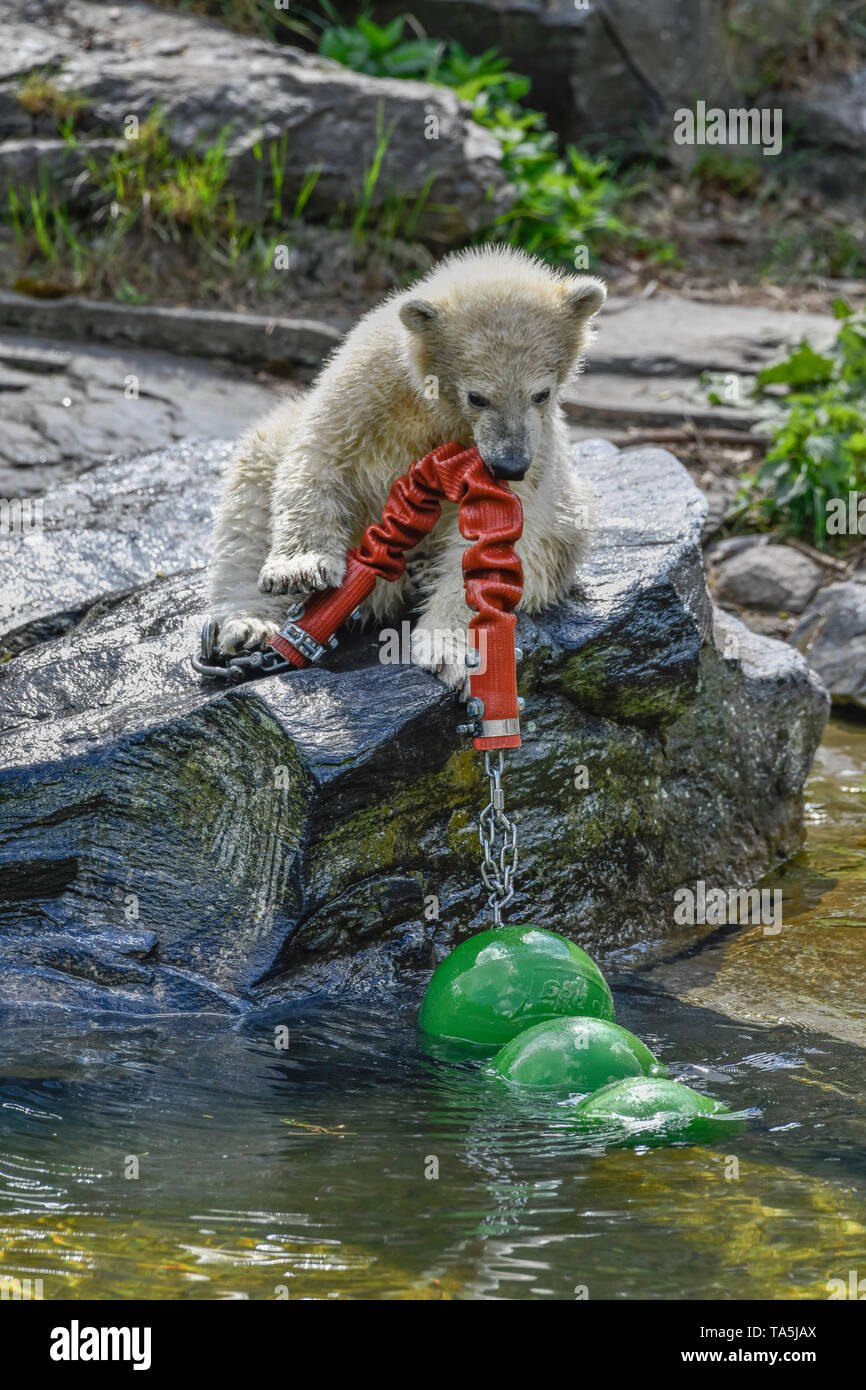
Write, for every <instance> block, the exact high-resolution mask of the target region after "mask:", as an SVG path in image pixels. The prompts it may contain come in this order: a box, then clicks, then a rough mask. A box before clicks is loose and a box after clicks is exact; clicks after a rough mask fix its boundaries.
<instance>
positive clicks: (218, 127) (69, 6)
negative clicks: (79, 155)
mask: <svg viewBox="0 0 866 1390" xmlns="http://www.w3.org/2000/svg"><path fill="white" fill-rule="evenodd" d="M8 8H9V10H10V17H9V22H8V23H7V25H6V30H5V38H6V43H7V44H8V45H10V46H11V47H12V48H13V49H14V48H15V47H16V46H21V45H23V47H24V50H25V51H26V52H27V53H29V54H30V55H31V56H30V64H31V67H30V70H32V69H33V68H36V67H39V68H41V67H42V66H43V64H44V60H43V59H40V58H38V57H37V56H36V55H37V52H38V45H37V44H34V42H33V40H34V29H36V30H37V31H38V33H39V34H43V33H44V32H45V30H46V29H48V30H49V31H50V32H51V34H52V48H53V49H54V50H55V51H56V49H57V46H58V44H60V45H62V47H63V66H62V70H61V71H60V72H59V74H58V75H57V77H56V83H57V85H58V86H59V87H60V88H62V89H64V90H66V89H68V90H74V91H77V92H79V93H81V94H82V95H83V96H84V97H85V98H86V99H87V101H88V107H87V112H86V115H83V116H82V118H81V121H80V123H79V124H80V126H81V129H82V133H83V135H84V136H86V137H89V138H92V137H96V138H100V139H106V138H107V139H118V138H120V137H121V136H123V135H124V134H125V126H124V122H125V121H126V119H127V118H128V117H129V116H130V115H136V116H137V117H138V118H139V120H144V119H145V117H146V116H147V115H148V114H149V113H150V112H151V111H152V110H153V108H154V107H155V106H156V105H157V104H158V105H159V106H160V108H161V110H162V111H163V113H164V118H165V122H166V126H167V129H168V130H169V132H170V136H171V141H172V144H173V145H174V146H175V148H177V149H179V150H181V151H184V152H189V151H193V150H196V149H200V148H202V147H203V146H206V145H209V144H211V145H212V144H213V143H214V141H215V140H216V139H217V137H218V136H220V135H221V134H222V133H224V132H226V152H227V154H228V156H229V159H230V160H231V161H232V167H231V171H230V181H229V190H230V191H231V192H232V193H233V194H234V195H235V196H236V198H237V204H238V209H239V211H240V212H241V213H242V214H243V215H244V216H248V217H250V216H255V215H257V214H260V213H261V212H262V210H263V209H264V207H265V205H266V204H268V205H269V203H270V198H271V194H272V188H271V172H270V160H269V158H268V156H267V150H265V155H264V157H262V144H263V143H264V145H265V146H267V145H269V144H270V142H272V141H276V142H280V141H283V142H284V144H283V148H282V150H281V153H280V160H281V164H282V171H283V187H282V198H283V204H284V206H285V208H286V214H287V216H290V215H291V210H292V208H293V206H294V204H295V201H296V199H297V196H298V194H299V193H300V191H301V189H302V187H303V184H304V180H305V178H306V176H307V175H308V174H309V171H310V170H311V169H313V168H317V167H318V168H319V169H320V170H321V172H320V176H319V178H318V181H317V183H316V186H315V189H314V190H313V193H312V196H311V197H310V198H309V201H308V203H307V205H306V214H305V215H308V216H310V217H313V218H315V217H317V216H318V217H331V216H332V215H333V214H334V213H335V212H337V211H338V210H339V209H340V208H341V207H343V206H344V205H346V204H349V205H350V206H351V205H353V204H356V203H358V202H359V201H360V198H361V188H362V181H363V179H364V176H365V174H366V172H367V170H368V169H369V168H370V167H371V165H372V163H373V161H374V158H375V156H376V150H377V145H379V144H381V142H382V140H383V138H385V135H386V133H387V148H386V150H385V154H384V158H383V161H382V168H381V173H380V176H379V178H378V179H377V181H376V182H375V186H373V187H372V190H371V195H370V205H371V209H372V211H373V213H375V212H376V211H377V210H379V209H381V208H382V207H383V206H385V204H386V203H387V202H388V200H389V199H390V198H392V197H393V195H394V194H395V192H399V195H400V197H401V198H403V199H405V200H406V202H407V203H408V204H409V205H410V206H411V205H412V204H413V203H414V202H415V200H416V199H418V198H419V197H422V195H424V194H425V190H426V197H425V201H424V208H423V210H422V211H421V214H420V217H419V220H418V231H419V233H420V234H421V235H422V236H429V237H431V238H433V239H435V240H440V241H441V240H446V241H447V240H454V239H457V238H460V237H464V236H466V235H468V234H469V233H471V232H473V231H475V230H476V229H477V228H479V227H480V226H483V225H489V224H490V223H491V222H492V221H493V220H494V219H495V218H496V217H497V216H498V215H499V214H500V213H502V212H504V211H506V210H507V209H508V207H509V206H510V204H511V202H512V200H513V190H512V189H511V188H510V186H509V185H508V184H507V183H506V180H505V177H504V175H503V173H502V169H501V157H502V151H501V147H500V145H499V142H498V140H496V139H495V137H494V136H493V135H492V134H491V133H490V132H489V131H487V130H485V129H484V128H482V127H481V126H479V125H478V124H477V122H475V121H473V120H472V118H471V116H470V114H469V109H468V107H467V106H466V105H465V103H461V102H459V101H458V99H457V98H456V96H455V95H454V93H453V92H451V91H450V90H448V89H446V88H442V87H434V86H431V85H430V84H425V83H421V82H403V81H396V80H390V79H389V80H385V79H380V78H373V77H367V76H365V75H363V74H359V73H355V72H352V71H350V70H349V69H348V68H345V67H343V66H341V65H340V64H338V63H333V62H331V61H329V60H327V59H324V58H320V57H318V56H316V55H311V54H308V53H302V52H300V50H298V49H295V48H291V47H288V46H281V45H278V44H273V43H269V42H267V41H265V40H262V39H258V38H253V37H249V36H247V35H243V34H237V33H233V32H232V31H230V30H229V29H227V28H225V27H224V26H222V25H220V24H217V23H212V22H211V21H208V20H204V19H201V18H199V17H197V16H195V15H190V14H177V13H173V14H171V15H167V14H166V12H165V11H164V10H159V9H154V8H152V7H151V6H148V5H144V4H138V3H134V2H133V3H127V4H124V5H122V6H119V7H118V12H117V14H116V15H112V14H109V12H108V10H107V8H106V6H105V5H101V4H96V3H92V0H75V3H67V2H66V0H39V3H33V0H16V3H14V4H12V5H11V6H9V7H8ZM23 75H24V74H23V73H22V72H21V70H20V68H19V69H18V70H17V71H16V72H15V73H14V75H13V76H10V77H7V78H6V79H5V80H3V79H0V126H2V127H3V128H4V129H5V131H6V134H7V135H8V136H9V137H11V138H13V139H18V140H26V139H27V138H28V137H36V138H52V137H54V136H56V129H53V128H52V123H51V121H50V118H48V117H44V118H39V117H36V118H34V117H31V116H30V115H29V114H28V112H27V111H25V109H24V107H23V106H22V105H21V103H20V102H19V101H18V100H17V97H16V95H15V93H16V91H17V89H18V87H19V86H20V81H21V78H22V76H23ZM430 117H435V118H436V120H437V122H438V127H437V138H436V139H430V138H428V135H427V132H428V128H429V126H428V118H430ZM15 158H16V161H17V160H18V159H19V158H20V155H18V154H16V156H15ZM0 163H2V160H0Z"/></svg>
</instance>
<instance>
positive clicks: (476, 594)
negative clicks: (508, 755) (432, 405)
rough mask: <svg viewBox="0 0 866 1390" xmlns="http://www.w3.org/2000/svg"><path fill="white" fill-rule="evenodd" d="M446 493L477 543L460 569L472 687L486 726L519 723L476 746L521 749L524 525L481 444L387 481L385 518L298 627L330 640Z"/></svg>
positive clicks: (441, 451) (396, 568)
mask: <svg viewBox="0 0 866 1390" xmlns="http://www.w3.org/2000/svg"><path fill="white" fill-rule="evenodd" d="M443 497H444V498H446V499H447V500H448V501H450V502H455V503H457V505H458V507H459V514H458V524H459V527H460V533H461V535H463V536H465V537H466V539H467V540H469V541H472V542H473V543H472V544H471V545H470V546H469V547H468V548H467V550H466V551H465V553H464V555H463V577H464V585H465V590H466V602H467V604H468V605H469V607H470V608H473V609H474V610H475V616H474V617H473V618H472V619H471V621H470V623H469V646H470V649H474V650H476V651H478V652H479V653H480V656H481V667H480V668H479V669H478V670H472V671H470V676H469V685H470V690H471V692H472V695H473V697H474V698H476V699H478V700H480V701H481V702H482V704H483V707H484V713H483V716H482V719H483V722H484V723H485V724H487V723H488V722H490V721H501V720H510V721H515V724H514V730H515V731H514V732H508V733H495V732H490V733H487V734H485V733H482V734H480V735H479V736H478V737H477V738H475V740H474V744H475V747H476V748H482V749H487V748H517V747H519V746H520V734H519V732H517V731H516V727H517V726H516V721H517V720H518V718H519V712H518V706H517V676H516V671H515V665H514V629H515V626H516V623H517V619H516V617H515V615H514V609H515V608H516V607H517V604H518V603H519V601H520V596H521V594H522V592H523V570H522V567H521V564H520V560H519V559H518V557H517V555H516V554H515V551H514V542H515V541H516V540H518V539H519V537H520V535H521V533H522V530H523V509H522V507H521V505H520V499H519V498H518V497H516V496H515V495H514V493H513V492H512V491H511V490H510V488H509V487H508V484H507V483H505V482H500V481H498V480H497V479H496V478H494V477H493V475H492V474H491V472H490V471H489V469H488V468H487V467H486V465H485V464H484V462H483V460H482V458H481V455H480V454H479V453H478V450H477V449H463V448H462V446H461V445H459V444H455V443H451V444H444V445H442V446H441V448H438V449H434V450H433V451H432V452H431V453H429V454H426V455H425V457H424V458H422V459H418V460H417V462H415V463H413V464H412V466H411V468H410V469H409V471H408V472H407V473H406V474H404V476H403V477H402V478H398V479H397V481H396V482H395V483H394V485H393V487H392V488H391V491H390V492H389V494H388V500H387V501H386V503H385V507H384V510H383V513H382V519H381V521H375V522H373V523H372V525H370V526H368V527H367V529H366V531H365V532H364V534H363V536H362V538H361V543H360V545H359V546H358V547H357V548H356V549H353V550H350V551H349V552H348V555H347V557H346V577H345V579H344V581H343V583H342V584H341V585H340V587H339V588H334V589H325V590H323V591H322V593H319V594H316V595H315V597H314V598H313V599H312V600H311V601H310V603H309V604H308V605H307V607H306V608H305V610H304V612H303V615H302V616H301V617H299V618H298V619H297V626H298V627H299V628H302V629H303V631H304V632H306V633H308V634H309V635H310V636H311V637H313V638H314V639H315V640H316V641H317V642H318V643H319V644H320V645H321V646H323V647H324V646H326V645H327V642H328V639H329V638H330V637H332V636H333V634H334V633H335V632H336V631H337V628H338V627H340V626H341V625H342V624H343V623H344V622H345V621H346V619H347V618H348V617H349V616H350V614H351V613H353V612H354V610H355V609H356V608H357V606H358V604H359V603H361V602H362V601H363V600H364V599H365V598H367V597H368V595H369V594H370V593H371V592H372V589H373V587H374V585H375V583H376V579H377V578H381V579H387V580H390V581H393V580H395V579H399V578H400V576H401V575H402V574H403V572H404V571H405V568H406V552H407V551H409V550H412V549H413V548H414V547H415V546H416V545H418V543H419V542H420V541H421V540H423V538H424V536H426V535H427V534H428V533H429V532H430V531H432V530H433V527H434V526H435V525H436V522H437V521H438V520H439V517H440V515H441V511H442V498H443ZM270 645H271V646H272V647H273V648H275V650H276V651H278V652H280V653H281V655H282V656H284V657H286V658H287V659H288V660H289V661H291V662H292V663H293V665H295V666H307V665H309V661H308V659H307V658H306V657H305V656H304V655H303V654H302V653H301V652H299V651H298V650H297V648H296V647H294V646H293V645H292V642H291V639H290V638H289V637H286V636H285V635H283V634H277V635H276V636H275V637H272V638H271V642H270Z"/></svg>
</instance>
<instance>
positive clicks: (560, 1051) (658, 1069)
mask: <svg viewBox="0 0 866 1390" xmlns="http://www.w3.org/2000/svg"><path fill="white" fill-rule="evenodd" d="M490 1068H491V1070H492V1071H494V1072H496V1073H497V1074H498V1075H499V1076H502V1077H504V1078H505V1080H506V1081H513V1082H516V1083H518V1084H519V1085H521V1086H565V1087H568V1089H569V1090H570V1091H597V1090H598V1088H599V1087H600V1086H606V1085H607V1084H608V1082H610V1081H619V1080H621V1079H622V1078H623V1077H626V1076H667V1067H663V1066H662V1065H661V1063H659V1062H657V1061H656V1059H655V1057H654V1056H653V1055H652V1053H651V1052H650V1050H649V1048H648V1047H645V1046H644V1044H643V1043H642V1042H641V1040H640V1038H636V1037H635V1035H634V1033H630V1032H629V1031H628V1029H627V1028H620V1026H619V1024H618V1023H611V1022H609V1021H608V1020H607V1019H603V1018H555V1019H550V1020H549V1021H548V1022H547V1023H536V1025H535V1027H534V1028H528V1029H527V1030H526V1032H525V1033H520V1034H518V1036H517V1037H516V1038H512V1039H511V1042H508V1043H506V1044H505V1046H504V1047H503V1048H502V1050H501V1051H500V1052H497V1054H496V1056H495V1057H494V1058H493V1060H492V1061H491V1063H490Z"/></svg>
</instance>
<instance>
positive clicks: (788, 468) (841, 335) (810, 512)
mask: <svg viewBox="0 0 866 1390" xmlns="http://www.w3.org/2000/svg"><path fill="white" fill-rule="evenodd" d="M834 312H835V314H836V317H837V318H838V319H839V320H840V328H839V331H838V334H837V337H836V342H835V343H834V345H833V348H832V350H831V352H830V354H829V355H825V354H823V353H819V352H816V351H815V350H814V348H812V347H811V346H810V344H809V343H807V342H802V343H801V344H800V346H799V347H798V348H796V349H795V350H794V351H793V352H792V353H790V354H789V356H788V357H787V358H785V360H784V361H782V362H779V363H777V364H776V365H775V366H773V367H769V368H766V369H765V370H764V371H762V372H759V373H758V376H757V379H756V385H755V391H756V393H758V394H761V393H766V392H767V391H768V390H770V389H775V390H778V389H779V388H780V387H781V388H783V389H786V391H787V394H786V395H785V396H784V398H783V400H782V403H781V404H782V409H781V417H780V419H779V420H778V422H777V423H776V424H775V425H774V426H773V427H772V435H771V446H770V449H769V451H768V453H767V455H766V458H765V459H764V462H763V465H762V466H761V468H760V469H759V470H758V471H757V472H755V473H750V474H745V475H744V477H743V480H742V482H743V487H742V491H741V494H740V503H741V506H742V508H743V509H744V510H745V509H750V510H751V511H752V512H753V513H754V514H756V515H757V517H758V518H759V519H761V520H762V521H764V522H765V523H767V524H770V525H775V526H781V527H783V528H784V529H786V530H788V531H790V532H792V533H793V534H795V535H800V536H806V535H808V536H810V537H811V539H812V540H813V541H814V543H815V545H817V546H820V547H822V548H827V546H828V545H829V544H830V536H829V535H828V528H827V519H828V506H827V504H828V502H829V501H830V500H831V499H833V498H836V499H847V496H848V493H849V492H850V491H854V492H856V491H858V490H863V489H864V488H866V313H859V314H857V313H854V312H853V311H852V310H851V309H850V308H849V306H848V305H847V304H845V303H844V302H843V301H842V300H836V302H835V304H834Z"/></svg>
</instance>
